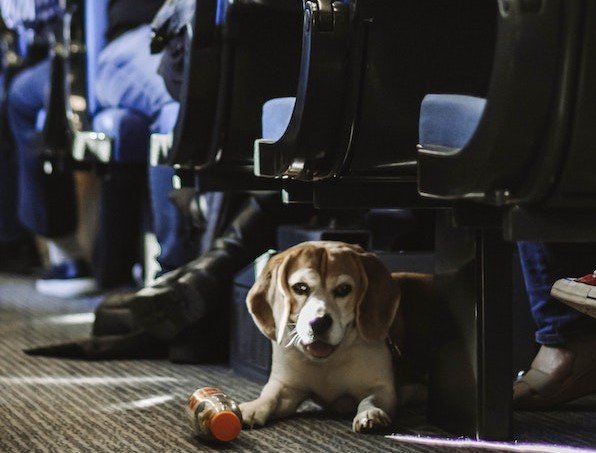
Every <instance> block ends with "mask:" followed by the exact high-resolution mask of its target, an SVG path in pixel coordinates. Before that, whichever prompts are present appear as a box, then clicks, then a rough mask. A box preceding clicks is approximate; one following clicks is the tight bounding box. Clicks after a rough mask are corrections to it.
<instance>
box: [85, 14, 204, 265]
mask: <svg viewBox="0 0 596 453" xmlns="http://www.w3.org/2000/svg"><path fill="white" fill-rule="evenodd" d="M150 41H151V30H150V27H149V26H148V25H146V26H141V27H138V28H136V29H135V30H131V31H129V32H128V33H125V34H124V35H122V36H120V37H119V38H117V39H116V40H115V41H113V42H112V43H110V44H109V45H108V46H107V47H106V48H105V49H104V50H103V52H102V54H101V57H100V64H99V71H98V77H97V86H96V90H97V97H98V101H99V103H100V104H101V105H102V106H103V107H121V108H127V109H133V110H135V111H137V112H140V113H142V114H143V115H145V116H147V118H149V120H150V121H151V123H152V126H151V130H152V132H154V133H161V134H167V133H169V132H171V131H172V130H173V128H174V124H175V120H176V117H177V113H178V103H177V102H175V101H174V100H173V99H172V98H171V96H170V95H169V94H168V92H167V90H166V86H165V84H164V81H163V79H162V78H161V76H160V75H158V74H157V68H158V66H159V62H160V60H161V55H151V54H150V52H149V44H150ZM173 175H174V170H173V169H172V168H170V167H165V166H163V167H162V166H160V167H158V168H154V169H150V170H149V186H150V187H149V189H150V197H151V208H152V217H153V226H154V231H155V234H156V237H157V241H158V242H159V245H160V254H159V256H158V261H159V263H160V265H161V268H162V270H163V271H164V272H169V271H172V270H174V269H176V268H178V267H179V266H182V265H183V264H185V263H187V262H188V261H189V260H190V259H191V258H192V253H193V248H192V246H191V245H190V242H191V241H190V239H191V238H190V236H191V235H190V232H189V225H188V222H187V220H186V219H185V218H184V217H183V216H182V215H181V213H180V212H179V211H178V209H177V208H176V207H175V206H174V204H173V203H172V202H171V200H170V199H169V194H170V192H171V191H172V189H173V187H172V176H173Z"/></svg>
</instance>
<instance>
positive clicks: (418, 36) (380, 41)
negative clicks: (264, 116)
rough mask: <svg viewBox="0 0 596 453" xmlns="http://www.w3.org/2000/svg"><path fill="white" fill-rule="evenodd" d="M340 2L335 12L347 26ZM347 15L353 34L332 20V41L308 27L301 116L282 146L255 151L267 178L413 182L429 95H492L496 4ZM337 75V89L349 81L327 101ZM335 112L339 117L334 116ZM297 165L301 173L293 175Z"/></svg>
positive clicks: (361, 7)
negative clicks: (320, 116)
mask: <svg viewBox="0 0 596 453" xmlns="http://www.w3.org/2000/svg"><path fill="white" fill-rule="evenodd" d="M314 3H315V2H309V4H314ZM338 3H339V2H334V3H333V4H332V7H333V8H334V9H335V15H336V16H340V13H342V14H341V16H340V17H343V16H345V12H346V11H345V9H339V8H338ZM313 6H314V5H313ZM349 6H350V8H349V9H348V11H349V13H350V15H349V17H350V24H349V27H348V32H347V33H345V30H344V29H343V28H342V29H339V28H338V26H337V21H334V27H335V29H334V30H333V31H334V33H336V32H337V34H338V39H336V40H335V41H330V40H327V39H326V38H327V36H328V35H329V33H328V31H327V30H326V29H325V28H324V27H322V26H321V23H320V21H319V23H317V22H316V21H315V22H314V23H313V25H312V26H310V27H305V30H304V36H305V38H304V39H305V41H304V43H305V45H303V56H302V67H301V70H300V74H301V78H300V81H299V85H298V86H299V91H298V93H297V101H296V107H295V108H294V113H293V115H292V119H291V121H290V124H289V125H288V128H287V130H286V133H285V134H284V136H283V137H282V138H281V139H280V140H278V141H277V142H276V143H257V144H256V146H255V153H257V154H258V158H259V164H260V167H261V168H259V171H260V174H261V175H263V176H270V177H275V176H277V177H279V176H283V175H285V176H290V177H293V178H296V179H302V180H306V181H313V180H321V179H328V178H337V177H346V176H350V175H358V177H361V178H369V177H371V178H379V177H384V178H392V177H398V178H399V177H401V175H402V174H403V168H404V166H406V167H408V169H409V170H410V175H415V144H416V143H417V134H418V132H417V131H418V116H419V108H420V107H419V106H420V101H421V100H422V98H423V97H424V95H425V94H426V93H428V92H430V91H433V90H434V89H438V88H439V87H441V90H448V91H457V90H461V91H463V92H466V93H476V94H478V93H486V90H487V87H488V81H489V74H490V68H491V61H492V55H493V53H494V51H493V49H494V41H495V24H496V14H497V8H496V1H482V2H479V1H474V0H457V1H453V2H443V1H438V0H422V1H420V0H406V1H400V2H395V1H392V0H379V1H373V0H356V1H354V2H350V5H349ZM342 10H343V12H342ZM313 14H314V13H313ZM319 14H321V13H320V12H319ZM306 19H307V18H305V20H306ZM313 29H316V32H313V31H312V30H313ZM336 29H337V30H336ZM342 33H343V34H344V35H345V36H343V38H342V39H339V38H340V37H341V34H342ZM346 47H347V50H346V49H345V48H346ZM330 59H332V62H330ZM331 71H334V72H335V74H337V75H336V76H335V78H336V79H337V83H336V85H340V83H343V81H344V80H347V81H348V82H347V83H346V84H345V88H344V89H341V90H335V92H334V94H333V96H331V97H330V96H327V95H325V96H321V95H319V94H318V93H320V92H323V93H329V92H331V91H332V90H330V89H329V88H327V85H328V84H329V80H328V78H325V74H326V73H329V72H331ZM329 105H334V106H338V108H336V109H334V110H333V111H329ZM321 111H329V112H328V113H327V114H326V115H325V116H326V118H325V119H324V120H318V121H313V120H312V118H313V116H314V115H317V112H321ZM322 131H327V132H326V133H323V132H322ZM294 162H296V163H301V165H297V166H296V167H297V168H302V170H297V171H293V169H292V166H293V165H292V163H294Z"/></svg>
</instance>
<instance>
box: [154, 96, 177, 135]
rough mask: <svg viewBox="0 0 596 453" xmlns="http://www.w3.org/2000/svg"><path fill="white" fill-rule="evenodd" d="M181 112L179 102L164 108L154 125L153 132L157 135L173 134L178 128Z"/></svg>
mask: <svg viewBox="0 0 596 453" xmlns="http://www.w3.org/2000/svg"><path fill="white" fill-rule="evenodd" d="M179 111H180V104H178V103H177V102H172V103H170V104H167V105H166V106H164V107H163V108H162V109H161V111H160V112H159V116H158V117H157V118H156V119H155V122H154V123H153V132H155V133H157V134H169V133H170V132H172V131H173V130H174V127H175V126H176V121H177V120H178V112H179Z"/></svg>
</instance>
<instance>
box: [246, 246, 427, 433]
mask: <svg viewBox="0 0 596 453" xmlns="http://www.w3.org/2000/svg"><path fill="white" fill-rule="evenodd" d="M408 279H415V280H419V281H424V283H425V284H430V283H431V279H432V277H430V276H427V275H422V274H404V273H402V274H399V273H398V274H393V275H392V274H390V273H389V271H388V270H387V269H386V267H385V266H384V265H383V263H382V262H381V261H380V260H379V259H378V257H377V256H375V255H374V254H372V253H366V252H365V251H364V250H363V249H362V248H360V247H359V246H355V245H349V244H345V243H342V242H330V241H323V242H306V243H303V244H300V245H298V246H295V247H292V248H290V249H288V250H286V251H285V252H283V253H280V254H278V255H276V256H274V257H273V258H271V260H270V261H269V263H268V264H267V266H266V267H265V269H264V271H263V272H262V274H261V275H260V277H259V278H258V280H257V282H256V283H255V285H254V286H253V287H252V289H251V290H250V292H249V294H248V298H247V305H248V309H249V311H250V313H251V314H252V317H253V319H254V321H255V323H256V324H257V326H258V327H259V329H260V330H261V332H263V334H265V335H266V336H267V337H269V338H270V339H271V340H272V344H273V358H272V369H271V375H270V377H269V381H268V382H267V384H266V385H265V386H264V388H263V390H262V391H261V394H260V396H259V397H258V398H257V399H255V400H254V401H250V402H246V403H242V404H241V405H240V409H241V411H242V416H243V420H244V423H245V424H246V425H248V426H251V427H252V426H254V425H261V426H262V425H264V424H265V423H266V422H267V420H268V419H269V418H270V417H276V418H279V417H286V416H289V415H291V414H293V413H295V411H296V409H297V407H298V405H300V404H301V403H302V402H303V401H304V400H306V399H309V398H311V399H313V400H315V401H317V402H319V403H321V404H322V405H323V406H324V407H326V408H329V409H331V410H334V411H339V412H343V413H345V412H347V411H353V412H352V413H354V412H355V413H356V416H355V417H354V419H353V424H352V427H353V430H354V431H356V432H369V431H376V430H380V429H383V428H385V427H387V426H388V425H389V424H390V423H391V419H392V417H393V416H394V413H395V410H396V408H397V406H398V395H397V392H396V386H395V382H394V377H395V376H394V363H393V362H394V361H393V358H392V354H391V351H390V350H389V348H388V346H387V343H386V340H387V338H388V337H389V336H390V337H391V338H392V340H393V342H394V343H396V344H398V343H400V342H401V338H400V334H401V333H402V331H403V329H401V324H400V323H401V321H402V320H401V317H400V316H398V308H399V305H400V299H401V293H402V291H401V285H400V281H402V280H408Z"/></svg>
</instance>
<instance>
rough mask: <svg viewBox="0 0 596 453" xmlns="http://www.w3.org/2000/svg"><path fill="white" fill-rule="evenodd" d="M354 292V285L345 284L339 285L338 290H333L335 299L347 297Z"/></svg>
mask: <svg viewBox="0 0 596 453" xmlns="http://www.w3.org/2000/svg"><path fill="white" fill-rule="evenodd" d="M351 292H352V285H348V284H347V283H344V284H342V285H339V286H338V287H337V288H335V289H334V290H333V295H334V296H335V297H346V296H347V295H348V294H350V293H351Z"/></svg>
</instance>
